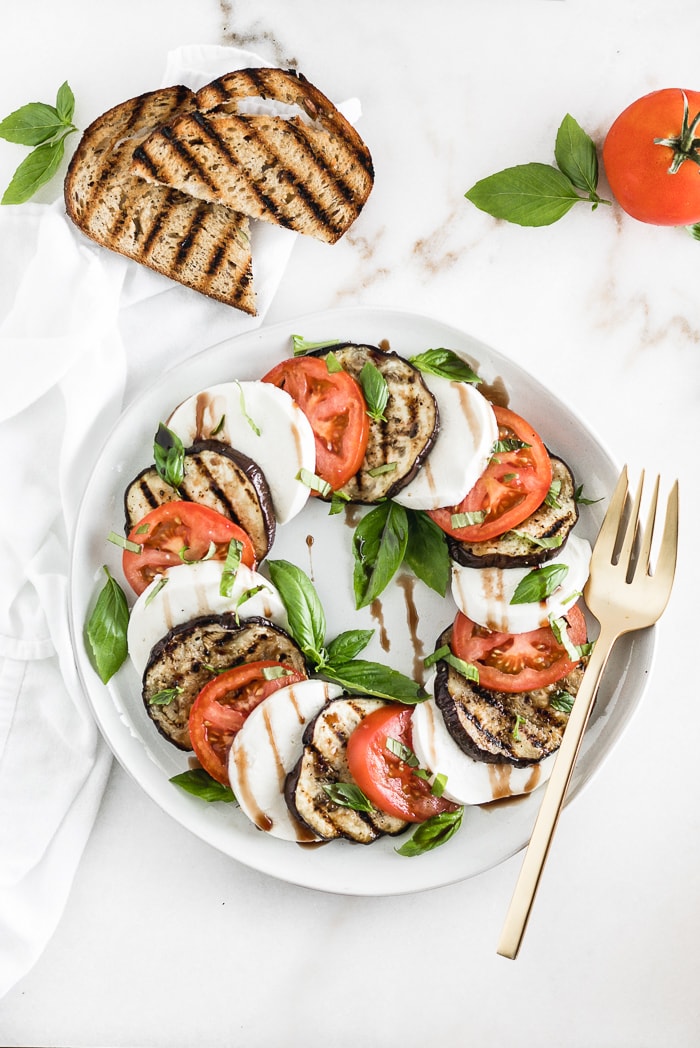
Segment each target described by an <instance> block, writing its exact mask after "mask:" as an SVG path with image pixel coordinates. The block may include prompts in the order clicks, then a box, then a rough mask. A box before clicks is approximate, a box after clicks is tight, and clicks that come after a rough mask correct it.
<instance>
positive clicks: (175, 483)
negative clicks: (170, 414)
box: [153, 422, 185, 488]
mask: <svg viewBox="0 0 700 1048" xmlns="http://www.w3.org/2000/svg"><path fill="white" fill-rule="evenodd" d="M153 461H154V463H155V467H156V470H157V471H158V475H159V476H160V477H162V478H163V480H164V481H165V482H166V484H170V485H171V486H172V487H173V488H179V487H180V485H181V484H182V481H183V478H184V476H185V445H184V444H183V443H182V441H181V440H180V438H179V437H178V435H177V433H173V431H172V430H171V429H168V427H167V426H166V425H164V424H163V423H162V422H160V423H159V424H158V429H157V430H156V435H155V437H154V438H153Z"/></svg>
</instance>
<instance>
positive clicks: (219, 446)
mask: <svg viewBox="0 0 700 1048" xmlns="http://www.w3.org/2000/svg"><path fill="white" fill-rule="evenodd" d="M175 499H186V500H188V501H189V502H199V503H201V504H202V505H204V506H209V507H210V509H215V510H217V512H218V513H222V514H223V515H224V516H225V517H229V518H230V519H231V520H233V521H234V522H235V523H236V524H238V525H239V526H240V527H241V528H243V530H244V531H245V532H246V533H247V534H248V535H249V536H250V540H251V542H252V543H253V548H254V549H255V555H256V557H257V559H258V560H259V561H260V560H262V559H263V558H264V557H265V556H266V555H267V553H268V552H269V550H270V547H271V546H272V543H273V542H274V539H275V529H276V521H275V514H274V510H273V507H272V497H271V495H270V489H269V487H268V484H267V480H266V479H265V474H264V473H263V471H262V470H261V469H260V467H259V466H258V465H257V463H255V462H253V460H252V459H251V458H249V457H248V456H247V455H244V454H243V453H242V452H240V451H236V450H235V448H232V447H230V446H229V445H228V444H223V443H221V441H218V440H202V441H199V442H198V443H196V444H194V445H193V446H192V447H191V448H188V449H187V451H186V452H185V464H184V476H183V481H182V484H181V485H180V487H179V488H174V487H173V486H172V485H170V484H168V483H167V482H166V481H164V480H163V479H162V478H161V476H160V474H159V473H158V472H157V470H156V469H155V467H154V466H150V467H149V468H148V469H144V470H142V472H141V473H139V475H138V476H137V477H135V478H134V480H133V481H132V482H131V484H129V486H128V488H127V489H126V493H125V496H124V508H125V513H126V530H127V534H128V533H129V531H131V529H132V528H133V527H134V526H135V525H136V524H138V522H139V521H140V520H142V518H143V517H144V516H145V515H146V513H148V512H149V511H150V510H152V509H155V507H156V506H160V505H161V504H162V503H163V502H172V501H173V500H175Z"/></svg>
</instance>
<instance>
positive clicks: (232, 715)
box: [189, 660, 306, 786]
mask: <svg viewBox="0 0 700 1048" xmlns="http://www.w3.org/2000/svg"><path fill="white" fill-rule="evenodd" d="M266 669H268V670H269V669H281V670H284V671H285V672H284V674H283V675H282V676H279V677H272V678H268V677H266V676H265V670H266ZM305 679H306V677H305V674H303V673H299V672H297V671H296V670H292V669H290V668H289V667H288V666H285V665H284V664H283V663H281V662H269V661H264V660H263V661H259V662H246V663H243V664H242V665H241V666H236V667H234V668H233V669H230V670H227V671H226V672H225V673H221V674H220V675H219V676H218V677H215V678H214V679H213V680H210V681H209V683H208V684H205V685H204V687H203V688H202V690H201V691H200V692H199V694H198V695H197V698H196V699H195V700H194V702H193V703H192V709H191V710H190V719H189V731H190V739H191V741H192V748H193V749H194V752H195V754H196V756H197V759H198V760H199V763H200V764H201V765H202V767H203V768H204V770H205V771H208V772H209V774H210V775H211V776H212V778H214V779H216V781H217V782H221V783H223V784H224V786H228V785H230V783H229V777H228V754H229V750H230V749H231V743H232V742H233V738H234V735H235V734H236V733H237V732H238V731H240V730H241V728H242V727H243V725H244V724H245V722H246V719H247V717H248V715H249V714H250V713H251V712H252V711H253V710H254V709H255V707H256V706H259V705H260V703H261V702H262V701H263V699H266V698H267V697H268V695H272V693H273V692H274V691H277V690H278V689H279V688H284V687H286V686H287V685H288V684H296V683H297V682H298V681H300V680H305Z"/></svg>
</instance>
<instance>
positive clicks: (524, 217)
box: [464, 113, 610, 226]
mask: <svg viewBox="0 0 700 1048" xmlns="http://www.w3.org/2000/svg"><path fill="white" fill-rule="evenodd" d="M554 159H555V161H556V165H557V166H556V167H555V166H554V165H552V164H542V163H530V164H519V165H517V166H515V167H509V168H506V169H505V170H504V171H499V172H498V173H497V174H495V175H489V176H488V177H487V178H482V179H481V180H480V181H478V182H477V183H476V184H475V185H473V186H472V188H471V189H469V190H468V191H467V192H466V193H465V194H464V195H465V197H466V198H467V200H470V201H471V203H472V204H474V205H475V206H476V207H478V208H479V209H480V210H481V211H485V212H486V213H487V214H489V215H492V216H493V217H494V218H502V219H505V220H506V221H507V222H514V223H515V224H517V225H520V226H549V225H551V224H552V223H553V222H557V221H558V220H559V219H560V218H563V217H564V215H565V214H567V212H569V211H570V210H571V208H572V207H573V206H574V204H578V203H581V202H583V203H590V204H591V206H592V210H594V211H595V209H596V208H597V207H598V205H599V204H610V201H609V200H603V199H602V198H601V197H600V196H598V192H597V186H598V155H597V152H596V147H595V144H594V142H593V140H592V139H591V138H590V136H589V135H587V134H586V132H585V131H584V130H583V128H582V127H581V126H580V125H579V124H578V123H577V122H576V120H574V118H573V117H572V116H571V115H570V114H568V113H567V115H566V116H565V117H564V119H563V121H562V123H561V125H560V127H559V130H558V131H557V137H556V142H555V147H554ZM582 194H583V195H582Z"/></svg>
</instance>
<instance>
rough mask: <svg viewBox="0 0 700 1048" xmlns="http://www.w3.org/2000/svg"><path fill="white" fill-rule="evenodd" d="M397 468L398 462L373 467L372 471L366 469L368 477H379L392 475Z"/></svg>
mask: <svg viewBox="0 0 700 1048" xmlns="http://www.w3.org/2000/svg"><path fill="white" fill-rule="evenodd" d="M397 467H398V462H385V463H384V464H383V465H381V466H375V467H374V469H368V470H367V474H368V476H370V477H381V476H382V474H384V473H394V472H395V470H396V469H397Z"/></svg>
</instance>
